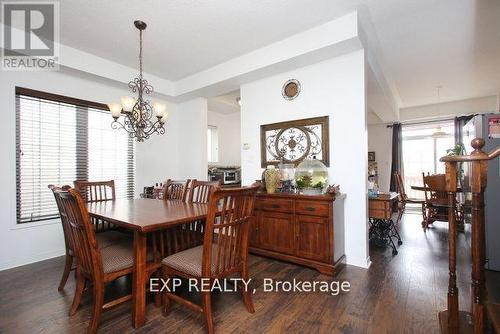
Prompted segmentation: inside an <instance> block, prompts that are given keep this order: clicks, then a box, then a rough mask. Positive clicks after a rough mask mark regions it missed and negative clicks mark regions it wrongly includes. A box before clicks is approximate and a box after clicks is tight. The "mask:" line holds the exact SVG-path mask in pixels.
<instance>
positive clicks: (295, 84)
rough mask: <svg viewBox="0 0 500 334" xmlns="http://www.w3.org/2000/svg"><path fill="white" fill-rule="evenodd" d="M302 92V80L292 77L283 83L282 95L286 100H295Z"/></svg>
mask: <svg viewBox="0 0 500 334" xmlns="http://www.w3.org/2000/svg"><path fill="white" fill-rule="evenodd" d="M299 94H300V82H299V81H298V80H296V79H290V80H288V81H287V82H285V83H284V84H283V88H282V89H281V95H283V98H285V99H286V100H293V99H295V98H296V97H297V96H299Z"/></svg>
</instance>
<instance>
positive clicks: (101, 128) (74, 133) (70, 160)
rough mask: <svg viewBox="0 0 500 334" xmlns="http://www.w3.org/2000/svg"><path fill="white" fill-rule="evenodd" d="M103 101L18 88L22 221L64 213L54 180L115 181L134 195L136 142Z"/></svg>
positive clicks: (125, 194)
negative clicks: (114, 120) (114, 122)
mask: <svg viewBox="0 0 500 334" xmlns="http://www.w3.org/2000/svg"><path fill="white" fill-rule="evenodd" d="M105 108H106V107H105V106H104V105H100V104H97V103H93V102H89V101H82V100H77V99H72V98H67V97H64V96H59V95H53V94H48V93H43V92H38V91H32V90H27V89H23V88H18V87H17V88H16V117H17V132H16V136H17V150H16V152H17V156H16V158H17V160H16V169H17V189H16V197H17V222H18V223H28V222H36V221H41V220H47V219H54V218H57V217H59V213H58V211H57V206H56V204H55V201H54V196H53V195H52V192H51V191H50V189H48V188H47V186H48V185H49V184H55V185H59V186H62V185H66V184H68V185H73V181H74V180H95V181H101V180H110V179H114V180H115V187H116V195H117V198H132V197H133V195H134V167H135V166H134V150H135V148H134V142H133V140H132V138H129V137H128V134H127V133H126V132H123V131H117V130H113V129H111V127H110V123H111V120H110V116H109V112H108V111H106V110H104V109H105Z"/></svg>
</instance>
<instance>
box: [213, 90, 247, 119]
mask: <svg viewBox="0 0 500 334" xmlns="http://www.w3.org/2000/svg"><path fill="white" fill-rule="evenodd" d="M238 98H240V91H239V90H236V91H234V92H229V93H227V94H224V95H220V96H215V97H211V98H209V99H208V101H207V103H208V110H210V111H213V112H217V113H219V114H226V115H227V114H232V113H235V112H239V111H240V104H239V103H238V100H237V99H238Z"/></svg>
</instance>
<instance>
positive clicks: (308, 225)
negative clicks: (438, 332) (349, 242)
mask: <svg viewBox="0 0 500 334" xmlns="http://www.w3.org/2000/svg"><path fill="white" fill-rule="evenodd" d="M295 219H296V228H297V245H296V247H297V256H299V257H303V258H307V259H311V260H316V261H321V262H326V261H328V260H329V256H328V254H329V252H328V249H329V247H328V218H324V217H314V216H305V215H296V216H295Z"/></svg>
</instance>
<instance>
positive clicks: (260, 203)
mask: <svg viewBox="0 0 500 334" xmlns="http://www.w3.org/2000/svg"><path fill="white" fill-rule="evenodd" d="M255 202H256V203H255V204H256V205H255V208H256V209H258V210H264V211H274V212H284V213H292V201H290V200H286V199H274V198H273V199H269V198H266V199H257V201H255Z"/></svg>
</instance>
